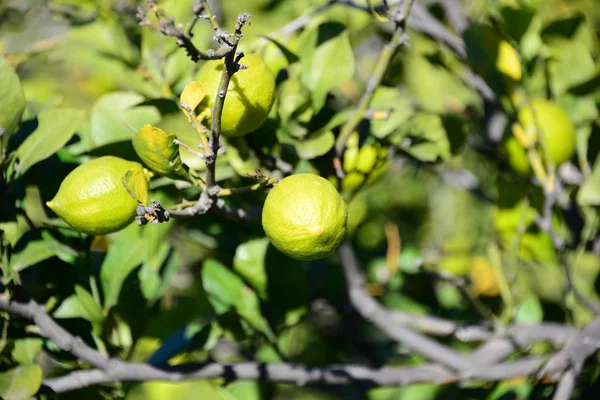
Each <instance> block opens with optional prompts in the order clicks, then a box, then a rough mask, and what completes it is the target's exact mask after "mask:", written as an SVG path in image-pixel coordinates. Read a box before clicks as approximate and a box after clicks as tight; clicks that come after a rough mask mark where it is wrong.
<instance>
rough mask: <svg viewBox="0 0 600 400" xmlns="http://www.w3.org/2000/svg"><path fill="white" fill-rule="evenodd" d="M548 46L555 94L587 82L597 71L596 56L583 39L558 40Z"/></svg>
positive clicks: (551, 79) (552, 85)
mask: <svg viewBox="0 0 600 400" xmlns="http://www.w3.org/2000/svg"><path fill="white" fill-rule="evenodd" d="M548 47H549V49H548V53H549V61H548V70H549V72H550V85H551V87H552V93H554V95H555V96H559V95H561V94H563V93H564V92H565V91H567V90H568V89H569V88H571V87H576V86H578V85H580V84H582V83H584V82H587V81H588V80H590V79H591V78H592V77H593V76H594V74H595V73H596V64H595V62H594V58H593V57H592V54H591V53H590V51H589V50H588V49H587V46H586V45H585V44H584V43H582V42H581V41H579V40H556V41H554V42H553V43H552V45H550V46H548Z"/></svg>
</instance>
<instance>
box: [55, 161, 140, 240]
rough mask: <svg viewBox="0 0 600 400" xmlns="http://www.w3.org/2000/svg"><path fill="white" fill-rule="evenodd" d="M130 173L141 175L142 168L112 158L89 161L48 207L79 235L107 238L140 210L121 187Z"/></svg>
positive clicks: (59, 191) (62, 187) (72, 176)
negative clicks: (139, 173)
mask: <svg viewBox="0 0 600 400" xmlns="http://www.w3.org/2000/svg"><path fill="white" fill-rule="evenodd" d="M129 169H137V170H139V171H142V166H141V165H140V164H139V163H136V162H132V161H127V160H123V159H121V158H118V157H113V156H104V157H100V158H96V159H94V160H91V161H88V162H86V163H85V164H82V165H80V166H79V167H77V168H75V169H74V170H73V171H72V172H71V173H70V174H69V175H67V177H66V178H65V179H64V180H63V181H62V183H61V184H60V188H59V189H58V193H56V196H54V198H53V199H52V200H51V201H48V202H47V203H46V205H47V206H48V207H50V209H52V211H54V212H55V213H56V214H57V215H58V216H59V217H60V218H62V219H63V220H64V221H65V222H67V223H68V224H69V225H71V226H72V227H73V228H74V229H76V230H78V231H80V232H83V233H87V234H89V235H106V234H109V233H113V232H116V231H119V230H121V229H123V228H125V227H126V226H127V225H129V224H130V223H131V222H132V221H133V220H134V219H135V215H136V208H137V206H138V202H137V200H135V199H134V198H133V197H131V196H130V195H129V193H128V192H127V190H126V189H125V187H124V186H123V184H122V183H121V178H123V176H124V175H125V173H126V172H127V171H128V170H129ZM145 194H146V195H147V187H146V193H145Z"/></svg>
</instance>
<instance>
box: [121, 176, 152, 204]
mask: <svg viewBox="0 0 600 400" xmlns="http://www.w3.org/2000/svg"><path fill="white" fill-rule="evenodd" d="M121 183H123V186H125V189H126V190H127V193H129V195H130V196H131V197H133V198H134V199H135V200H137V201H138V202H139V203H142V204H148V191H147V187H148V183H147V181H146V175H144V172H143V171H141V170H139V169H134V168H132V169H130V170H128V171H127V172H126V173H125V176H123V178H121Z"/></svg>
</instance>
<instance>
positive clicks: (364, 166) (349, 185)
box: [342, 132, 389, 191]
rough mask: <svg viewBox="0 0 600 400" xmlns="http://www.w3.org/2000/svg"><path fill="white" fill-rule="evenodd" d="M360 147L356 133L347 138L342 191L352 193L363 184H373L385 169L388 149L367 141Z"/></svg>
mask: <svg viewBox="0 0 600 400" xmlns="http://www.w3.org/2000/svg"><path fill="white" fill-rule="evenodd" d="M359 146H360V139H359V135H358V133H357V132H354V133H353V134H352V135H350V137H349V138H348V141H347V143H346V151H345V152H344V158H343V162H342V166H343V168H344V172H345V173H346V176H345V177H344V178H343V179H342V189H343V190H344V191H354V190H357V189H359V188H360V187H361V186H362V185H364V184H365V183H367V184H370V183H373V182H375V181H376V180H377V179H378V178H379V177H380V176H381V175H382V174H383V173H384V172H385V171H386V169H387V167H388V164H389V163H388V161H387V153H388V149H387V148H386V147H384V146H382V145H381V143H379V142H373V141H369V140H368V143H363V145H362V146H361V147H359Z"/></svg>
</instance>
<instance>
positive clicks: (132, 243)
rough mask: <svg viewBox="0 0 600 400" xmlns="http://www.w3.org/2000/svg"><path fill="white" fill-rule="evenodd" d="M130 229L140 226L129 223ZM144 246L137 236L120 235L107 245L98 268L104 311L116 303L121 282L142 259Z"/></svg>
mask: <svg viewBox="0 0 600 400" xmlns="http://www.w3.org/2000/svg"><path fill="white" fill-rule="evenodd" d="M130 229H136V231H137V230H139V229H140V227H139V226H136V225H131V228H130ZM123 236H125V235H123ZM145 246H146V245H145V243H144V241H143V240H140V239H139V238H138V237H128V236H125V237H122V236H120V237H119V240H116V241H115V242H114V243H113V244H112V245H111V246H110V247H109V249H108V252H107V254H106V258H105V259H104V262H103V263H102V267H101V269H100V281H101V283H102V290H103V291H104V310H105V311H106V310H109V309H110V308H111V307H113V306H114V305H116V304H117V302H118V300H119V294H120V293H121V288H122V287H123V282H124V281H125V279H126V278H127V276H128V275H129V274H130V273H131V272H133V270H134V269H135V268H136V267H137V266H139V265H141V264H142V262H143V261H144V259H145V256H146V252H145V251H144V249H145Z"/></svg>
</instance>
